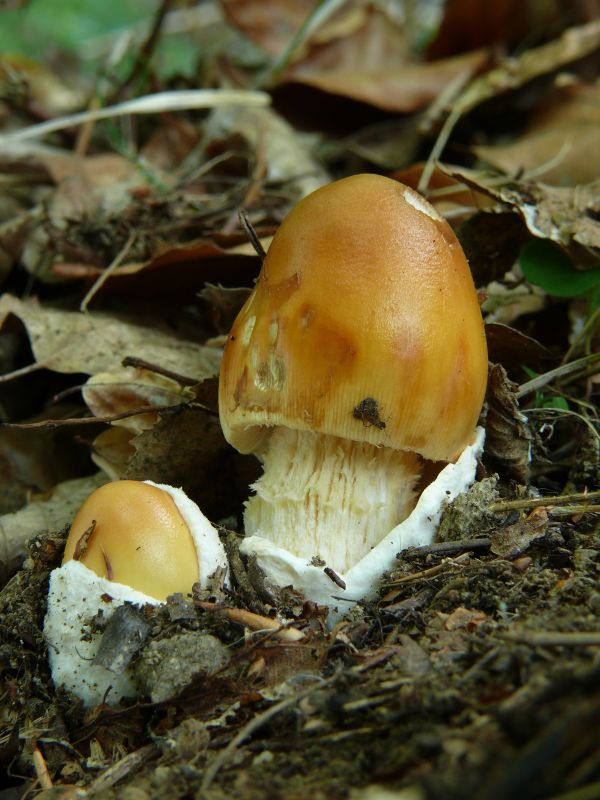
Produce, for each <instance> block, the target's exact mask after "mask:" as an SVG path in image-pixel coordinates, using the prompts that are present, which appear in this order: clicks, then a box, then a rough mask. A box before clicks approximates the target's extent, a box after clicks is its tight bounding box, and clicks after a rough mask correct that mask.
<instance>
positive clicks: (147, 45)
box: [109, 0, 173, 102]
mask: <svg viewBox="0 0 600 800" xmlns="http://www.w3.org/2000/svg"><path fill="white" fill-rule="evenodd" d="M172 2H173V0H162V2H161V3H160V5H159V7H158V9H157V11H156V13H155V14H154V19H153V20H152V26H151V28H150V31H149V32H148V35H147V36H146V39H145V41H144V42H143V43H142V46H141V47H140V48H139V50H138V51H137V53H136V55H135V60H134V62H133V66H132V67H131V70H130V72H129V75H127V77H126V78H125V80H124V81H123V82H122V83H121V85H120V86H119V87H118V88H117V89H116V90H115V91H114V92H113V94H112V96H111V97H110V98H109V102H114V101H115V100H116V99H117V97H118V96H119V95H120V94H121V93H122V92H123V91H124V89H126V88H127V87H128V86H132V85H133V84H134V83H135V81H136V80H138V79H139V78H140V76H141V75H142V74H143V73H144V72H145V71H146V70H147V69H148V64H149V63H150V61H151V59H152V54H153V52H154V50H155V49H156V45H157V44H158V40H159V36H160V33H161V31H162V27H163V23H164V21H165V17H166V16H167V13H168V11H169V8H170V6H171V5H172Z"/></svg>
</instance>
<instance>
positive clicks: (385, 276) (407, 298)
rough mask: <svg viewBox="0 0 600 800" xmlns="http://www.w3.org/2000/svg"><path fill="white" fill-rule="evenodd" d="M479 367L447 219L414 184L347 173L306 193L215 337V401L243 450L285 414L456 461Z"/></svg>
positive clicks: (285, 422)
mask: <svg viewBox="0 0 600 800" xmlns="http://www.w3.org/2000/svg"><path fill="white" fill-rule="evenodd" d="M486 381H487V349H486V343H485V336H484V330H483V321H482V318H481V313H480V309H479V304H478V301H477V295H476V292H475V287H474V285H473V280H472V277H471V273H470V270H469V265H468V264H467V261H466V258H465V256H464V253H463V251H462V248H461V246H460V244H459V242H458V240H457V238H456V236H455V235H454V233H453V231H452V229H451V228H450V226H449V225H448V223H447V222H446V221H445V220H444V219H443V218H442V217H440V216H439V215H438V213H437V212H436V211H435V209H434V208H433V207H432V206H431V205H430V204H429V203H428V202H427V201H426V200H425V199H424V198H422V197H421V196H420V195H419V194H417V193H416V192H415V191H413V190H412V189H410V188H408V187H406V186H404V185H402V184H401V183H398V182H397V181H393V180H391V179H389V178H384V177H381V176H377V175H354V176H352V177H350V178H344V179H342V180H340V181H336V182H334V183H331V184H328V185H327V186H324V187H322V188H321V189H318V190H317V191H315V192H313V193H312V194H310V195H309V196H308V197H306V198H305V199H304V200H302V201H301V202H300V203H298V205H297V206H296V207H295V208H294V209H293V210H292V211H291V213H290V214H289V215H288V216H287V218H286V219H285V220H284V222H283V224H282V225H281V227H280V228H279V230H278V231H277V233H276V235H275V237H274V239H273V242H272V244H271V247H270V248H269V252H268V254H267V257H266V259H265V261H264V264H263V267H262V270H261V273H260V276H259V279H258V281H257V284H256V287H255V289H254V291H253V292H252V294H251V295H250V297H249V299H248V301H247V302H246V304H245V305H244V307H243V308H242V310H241V311H240V314H239V315H238V317H237V319H236V321H235V323H234V325H233V328H232V330H231V334H230V337H229V340H228V342H227V345H226V348H225V354H224V358H223V363H222V366H221V378H220V385H219V410H220V416H221V424H222V426H223V430H224V433H225V436H226V438H227V439H228V441H229V442H230V443H231V444H232V445H233V446H234V447H236V448H237V449H238V450H240V451H242V452H252V451H257V450H260V448H261V447H262V446H263V445H264V443H265V441H266V439H267V438H268V436H269V434H270V430H271V429H272V428H273V427H274V426H284V427H288V428H294V429H299V430H316V431H319V432H322V433H325V434H331V435H334V436H340V437H342V438H345V439H350V440H353V441H366V442H370V443H372V444H376V445H383V446H386V447H390V448H393V449H397V450H408V451H413V452H416V453H419V454H421V455H422V456H424V457H426V458H428V459H432V460H441V461H452V460H454V459H455V458H456V457H457V456H458V454H459V453H460V452H461V451H462V450H463V449H464V447H465V446H466V445H467V444H468V443H469V442H470V441H471V439H472V437H473V434H474V430H475V426H476V423H477V419H478V416H479V414H480V411H481V406H482V403H483V397H484V393H485V386H486Z"/></svg>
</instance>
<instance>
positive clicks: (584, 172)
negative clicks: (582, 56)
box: [473, 84, 600, 186]
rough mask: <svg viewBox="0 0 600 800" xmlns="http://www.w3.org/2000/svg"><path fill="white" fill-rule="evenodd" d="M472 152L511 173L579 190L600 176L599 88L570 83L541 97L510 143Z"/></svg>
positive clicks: (485, 146)
mask: <svg viewBox="0 0 600 800" xmlns="http://www.w3.org/2000/svg"><path fill="white" fill-rule="evenodd" d="M473 149H474V152H475V153H476V154H477V155H478V156H479V157H480V158H481V159H483V160H484V161H485V162H487V163H488V164H491V165H492V166H493V167H495V168H496V169H498V170H500V171H502V172H504V173H506V174H507V175H518V174H521V173H523V172H524V173H526V174H528V175H530V176H531V177H533V175H535V177H536V178H537V179H538V180H541V181H543V182H544V183H546V184H553V185H557V186H575V185H577V184H584V183H589V182H590V180H593V179H594V178H598V177H600V86H597V85H591V86H588V85H582V84H571V85H568V86H564V87H559V88H557V89H555V90H554V91H552V92H551V93H549V94H547V95H545V96H543V97H542V99H541V101H540V103H539V105H538V106H537V107H536V109H535V111H534V115H533V117H532V120H531V123H530V125H529V126H528V127H527V129H526V130H525V132H524V133H520V134H519V136H518V137H517V138H516V139H515V140H514V141H512V142H509V143H502V144H495V145H478V146H476V147H474V148H473Z"/></svg>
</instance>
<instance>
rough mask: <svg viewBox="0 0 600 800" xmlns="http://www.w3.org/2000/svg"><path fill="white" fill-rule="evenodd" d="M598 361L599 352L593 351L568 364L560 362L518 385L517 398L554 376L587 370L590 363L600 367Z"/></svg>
mask: <svg viewBox="0 0 600 800" xmlns="http://www.w3.org/2000/svg"><path fill="white" fill-rule="evenodd" d="M599 362H600V353H593V354H592V355H591V356H584V357H583V358H578V359H577V360H576V361H571V362H570V363H568V364H561V366H560V367H556V369H551V370H550V371H549V372H545V373H544V374H543V375H536V377H535V378H532V379H531V380H530V381H526V382H525V383H522V384H521V385H520V386H519V388H518V389H517V392H516V397H517V400H521V398H523V397H525V396H526V395H528V394H531V393H532V392H536V391H537V390H538V389H542V388H543V387H544V386H546V385H547V384H549V383H551V382H552V381H553V380H554V379H555V378H564V377H566V376H567V375H573V374H574V373H577V372H580V371H581V370H587V368H588V367H590V366H592V365H598V368H599V369H600V363H599Z"/></svg>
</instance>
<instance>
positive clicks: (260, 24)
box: [221, 0, 314, 55]
mask: <svg viewBox="0 0 600 800" xmlns="http://www.w3.org/2000/svg"><path fill="white" fill-rule="evenodd" d="M221 6H222V7H223V10H224V12H225V16H226V18H227V20H228V21H229V23H230V24H231V25H234V26H235V27H236V28H237V29H238V30H240V31H241V32H242V33H244V34H245V35H246V36H247V37H248V38H249V39H252V41H253V42H256V44H258V45H260V46H261V47H262V48H263V50H265V51H266V52H267V53H271V55H277V54H278V53H280V52H281V51H282V50H283V48H284V47H286V46H287V45H288V44H289V42H290V39H291V38H292V36H294V34H295V33H296V32H297V31H298V30H299V29H300V27H301V26H302V23H303V22H304V21H305V20H306V18H307V17H308V15H309V14H310V12H311V11H312V10H313V8H314V2H313V0H275V2H273V1H272V2H269V3H264V2H261V0H258V2H257V0H221Z"/></svg>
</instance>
